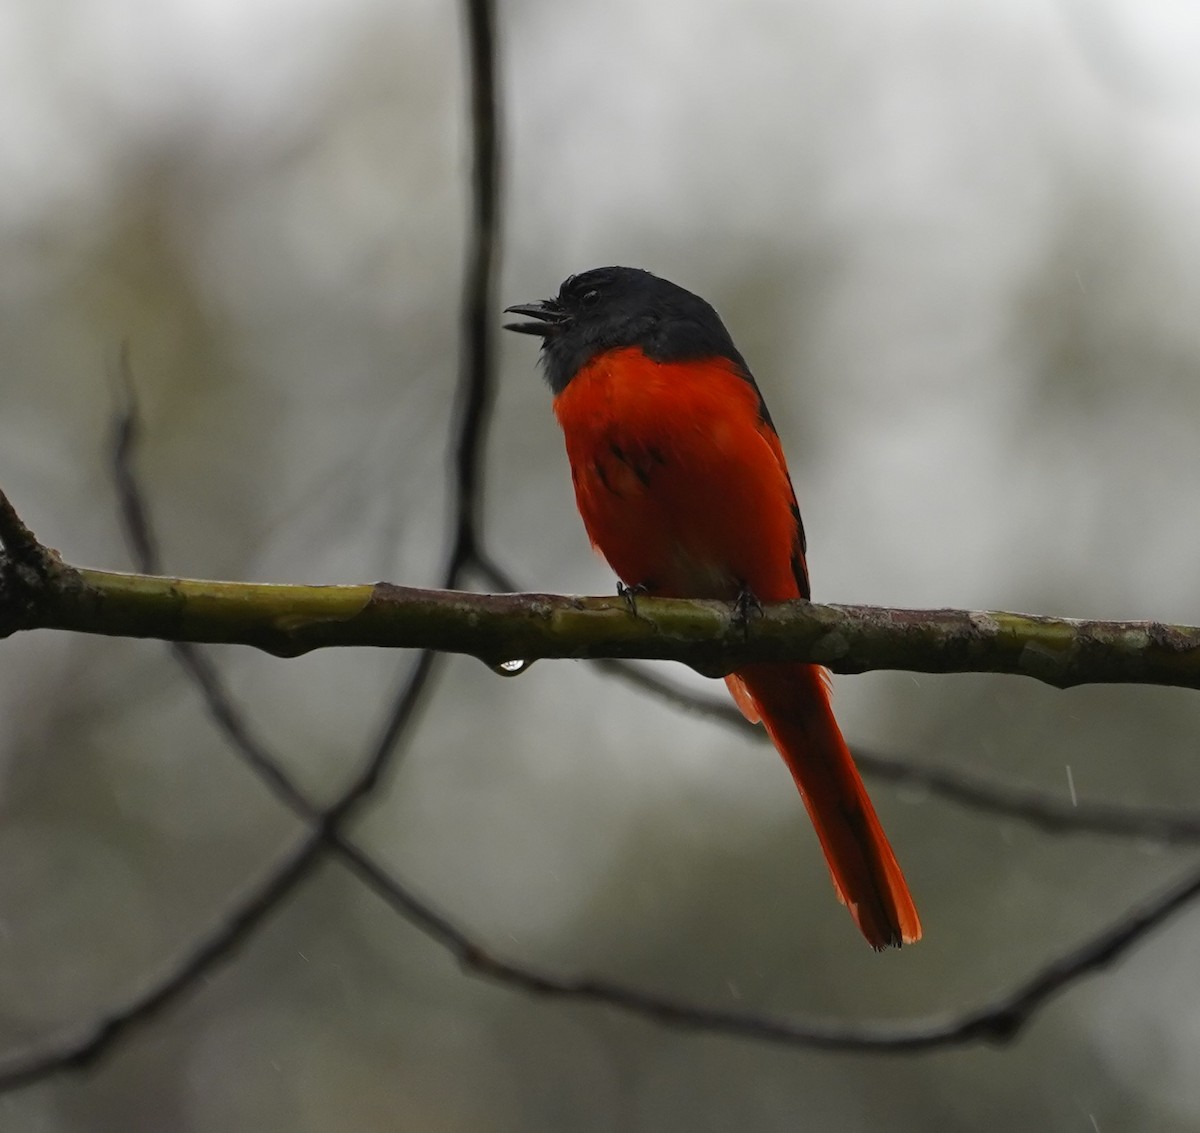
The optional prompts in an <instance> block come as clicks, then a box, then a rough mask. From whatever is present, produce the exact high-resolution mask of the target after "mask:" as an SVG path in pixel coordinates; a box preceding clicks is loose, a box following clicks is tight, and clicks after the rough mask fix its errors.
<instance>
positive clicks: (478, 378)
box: [0, 0, 499, 1090]
mask: <svg viewBox="0 0 1200 1133" xmlns="http://www.w3.org/2000/svg"><path fill="white" fill-rule="evenodd" d="M465 12H466V19H467V28H468V37H467V38H468V43H469V45H470V57H471V69H470V78H471V94H472V97H471V106H472V117H473V136H474V139H475V173H474V186H475V192H474V198H473V224H472V236H471V250H470V255H469V260H468V267H467V277H466V282H465V285H464V322H463V341H464V362H463V366H462V372H461V376H460V381H459V388H458V394H457V398H456V402H457V406H458V414H457V424H456V427H455V430H454V437H455V442H454V443H455V453H456V458H455V473H456V480H455V483H456V493H455V503H454V507H455V525H454V526H455V532H454V538H453V541H452V543H451V546H450V548H449V549H448V554H447V565H446V570H445V576H444V577H445V582H444V585H445V586H447V587H451V586H454V585H455V584H456V582H457V580H458V578H459V576H460V575H461V573H462V571H463V570H464V569H465V567H466V566H467V564H468V562H469V560H470V556H471V554H472V552H473V549H474V547H475V546H476V545H477V543H478V538H477V531H478V522H479V517H480V513H481V504H480V492H481V469H482V452H483V444H484V440H485V437H486V426H487V419H488V414H489V411H490V406H491V400H492V386H493V380H492V371H491V365H492V363H491V349H490V320H491V308H492V306H493V304H492V303H491V295H492V289H493V283H492V276H493V271H494V264H495V260H496V244H497V216H498V204H497V196H498V184H499V172H498V170H499V165H498V146H497V124H496V95H495V86H496V79H495V57H494V12H493V7H492V4H491V2H490V0H465ZM121 361H122V374H123V376H124V377H125V378H126V397H125V400H124V405H123V406H122V411H121V412H120V413H119V414H118V418H119V419H118V428H117V432H116V436H115V438H114V441H115V443H114V449H113V465H114V475H115V479H116V482H117V486H118V495H119V497H120V500H121V510H122V517H123V521H124V527H125V530H126V534H127V537H128V538H129V541H130V544H131V548H132V550H133V553H134V555H135V558H136V559H137V560H138V561H139V562H140V563H141V564H142V569H143V570H145V571H157V570H158V569H159V554H158V549H157V543H156V540H155V539H154V535H153V530H152V527H151V525H150V523H149V519H148V516H147V514H146V509H145V506H144V503H143V500H142V496H141V492H140V490H139V487H138V483H137V480H136V476H135V474H134V472H133V466H132V453H133V446H134V444H135V442H136V439H137V427H138V422H137V416H136V411H135V407H134V405H133V401H132V384H131V383H129V381H128V376H129V363H128V352H127V349H123V351H122V360H121ZM0 539H2V540H3V546H4V549H5V552H6V553H7V554H9V556H10V557H11V556H12V555H13V554H21V555H24V554H27V553H29V552H30V551H31V549H32V550H33V551H36V552H38V553H42V552H44V548H42V547H41V545H40V544H38V542H37V540H36V539H35V538H34V537H33V535H32V533H31V532H29V531H28V529H27V528H25V526H24V524H23V523H21V521H20V519H19V517H17V515H16V512H15V511H14V510H13V509H12V508H11V506H10V505H9V503H8V500H7V499H6V498H5V497H4V496H3V495H2V494H0ZM173 652H174V654H175V656H176V657H177V659H178V660H179V661H180V663H181V664H182V665H183V666H184V668H185V670H186V671H187V672H188V674H189V675H190V676H191V678H192V680H193V681H194V682H195V683H196V685H197V687H198V688H199V689H200V691H201V694H202V696H203V698H204V702H205V704H206V706H207V707H208V710H209V712H210V714H211V715H212V717H213V719H214V721H215V722H216V723H217V725H218V727H220V728H221V730H222V731H223V732H224V734H225V735H226V737H227V738H228V739H229V741H230V742H231V743H232V744H233V746H234V747H235V749H236V750H237V751H238V752H239V753H240V754H241V756H242V758H243V759H244V760H245V761H246V762H247V763H248V764H249V765H250V766H251V767H252V768H253V769H254V770H255V771H256V773H257V774H258V775H259V776H260V777H261V778H262V779H263V780H264V782H265V783H266V784H267V785H268V786H269V787H270V789H271V790H272V792H273V793H274V794H275V795H276V796H277V797H278V798H279V799H280V800H281V801H282V802H283V803H284V804H285V805H287V806H288V807H289V809H291V810H292V811H293V812H294V813H296V814H297V815H298V816H299V817H301V818H303V819H304V820H305V821H306V822H308V823H309V824H310V828H309V831H308V833H307V834H306V835H305V837H304V838H303V839H301V840H300V841H299V842H298V843H297V844H296V845H295V846H294V847H292V849H291V850H290V851H288V853H287V854H286V855H285V856H284V857H283V858H282V859H281V860H280V861H279V862H278V863H276V865H275V866H273V867H272V868H271V869H270V870H269V871H268V873H267V874H266V877H265V880H264V881H263V882H262V883H261V884H260V885H258V886H257V887H255V889H254V890H253V891H252V892H251V893H250V894H249V895H248V896H244V897H243V898H242V899H241V900H240V901H239V902H238V903H237V904H236V906H235V907H234V908H233V909H231V910H227V911H226V913H225V914H224V915H223V916H222V917H221V919H220V921H219V923H218V924H217V926H216V927H215V928H213V929H212V930H210V932H209V933H207V934H206V935H205V936H204V937H202V938H201V939H200V940H198V941H197V942H196V943H195V944H194V945H193V946H192V947H191V948H190V949H189V950H188V952H187V953H186V954H185V955H184V956H183V957H182V958H180V959H179V960H177V961H176V962H175V963H174V964H173V965H172V966H171V968H170V969H169V970H168V972H167V973H166V974H165V975H164V976H163V977H162V978H161V979H159V980H158V981H156V982H154V983H153V984H152V985H151V986H150V987H149V988H148V989H147V990H146V991H144V992H143V993H142V994H141V995H139V996H138V997H137V998H135V999H134V1000H133V1001H132V1002H130V1003H129V1004H127V1005H126V1006H125V1007H123V1008H120V1009H118V1010H116V1011H113V1012H112V1013H110V1014H109V1015H107V1016H106V1017H104V1018H103V1019H101V1020H99V1021H97V1022H96V1023H94V1024H93V1025H92V1026H90V1027H88V1028H86V1029H85V1030H84V1031H83V1032H82V1033H80V1034H78V1035H76V1036H73V1037H71V1038H68V1039H66V1040H63V1041H61V1042H58V1043H56V1044H54V1045H53V1046H52V1047H50V1048H48V1049H46V1050H43V1051H39V1052H34V1053H32V1054H27V1055H22V1056H19V1057H17V1058H14V1059H10V1060H8V1061H7V1062H6V1063H0V1090H5V1089H14V1088H18V1087H20V1086H24V1085H28V1084H30V1083H32V1082H35V1081H38V1080H40V1079H42V1078H45V1077H46V1076H48V1075H50V1074H53V1073H55V1072H57V1071H59V1070H63V1069H69V1068H75V1067H80V1066H83V1065H87V1064H89V1063H91V1062H92V1061H94V1060H95V1059H96V1058H98V1057H99V1056H100V1055H101V1054H103V1053H104V1052H105V1051H106V1050H108V1049H109V1048H110V1047H111V1045H112V1044H113V1043H114V1042H115V1041H116V1040H117V1039H118V1038H119V1037H120V1036H121V1035H123V1034H124V1033H125V1032H126V1031H127V1030H129V1029H130V1028H131V1027H133V1026H135V1025H137V1024H139V1023H142V1022H145V1021H146V1020H148V1019H150V1018H152V1017H153V1016H155V1015H156V1014H158V1013H159V1012H160V1011H162V1010H163V1009H165V1008H166V1007H167V1006H168V1005H170V1004H171V1003H172V1002H174V1001H175V1000H176V999H177V998H178V997H179V996H181V995H182V994H184V993H185V992H186V991H187V990H188V989H189V988H191V987H193V986H195V984H196V982H197V981H198V980H199V979H200V978H201V976H202V975H203V974H204V973H206V972H207V971H209V970H210V969H211V968H212V967H214V966H215V965H216V964H218V963H219V962H221V961H222V960H224V959H226V958H227V957H228V956H229V955H231V954H232V953H233V952H234V951H235V950H236V948H237V947H238V946H239V945H240V944H241V943H243V942H244V941H245V940H246V939H247V938H248V937H249V936H250V935H251V934H252V933H253V931H254V930H255V929H256V928H257V927H258V926H259V925H260V924H262V923H263V922H264V921H265V920H266V919H267V918H268V917H269V916H270V915H271V913H272V912H274V910H276V909H277V908H278V907H279V905H280V904H281V902H282V901H283V900H284V899H285V898H286V897H287V896H288V894H290V893H291V892H292V891H293V890H294V889H295V888H296V887H297V886H298V885H299V883H300V882H302V881H303V880H304V879H305V878H306V877H308V876H309V875H310V874H311V872H312V870H313V868H314V866H315V864H316V862H317V861H318V860H319V858H320V856H321V855H322V853H323V851H325V850H326V849H329V848H333V849H335V850H336V851H338V852H339V853H340V854H341V855H343V856H344V857H345V858H346V860H347V861H348V862H349V863H350V864H351V866H352V867H353V868H354V869H355V870H356V872H358V873H359V875H360V876H362V877H364V879H366V880H367V881H368V882H370V883H371V884H372V886H373V887H374V888H376V889H377V891H380V892H382V893H383V895H384V896H385V897H387V898H388V899H389V900H391V901H392V902H393V904H395V905H396V906H397V907H398V908H399V909H400V911H402V912H404V911H406V909H408V907H409V906H412V909H415V910H417V911H420V912H423V914H424V919H425V920H426V921H427V922H428V924H429V925H430V926H432V927H436V925H437V923H438V919H437V914H436V913H434V912H433V911H432V910H427V909H425V910H423V909H422V908H421V906H420V905H419V903H415V902H412V901H410V900H409V899H408V895H407V893H406V891H405V890H404V889H403V888H402V887H401V886H399V885H398V884H394V883H391V881H390V879H386V875H384V874H383V871H382V870H380V869H379V868H378V867H377V866H375V865H374V863H373V862H371V861H370V860H369V859H367V858H366V857H365V856H364V855H363V854H362V853H361V852H360V851H359V850H358V849H357V847H355V846H353V845H352V844H351V843H349V842H348V841H347V840H346V839H345V838H344V837H343V835H342V833H341V831H340V829H339V824H340V823H342V822H345V821H346V820H347V819H348V818H349V816H350V815H351V814H352V812H353V811H354V810H355V809H356V808H357V807H358V806H360V805H361V804H362V803H363V802H365V800H366V799H368V798H369V797H370V794H371V792H372V791H373V790H374V788H375V787H376V786H377V784H378V782H379V779H380V776H381V775H382V773H383V770H384V768H385V767H386V766H387V764H388V762H389V760H391V759H393V758H394V757H395V754H396V752H397V751H398V748H399V745H400V743H401V742H402V740H403V739H404V738H405V737H406V736H407V735H409V734H411V731H412V728H413V725H414V722H415V720H416V718H417V715H418V713H419V711H420V708H421V706H422V704H423V703H424V700H425V693H426V691H427V690H428V689H429V687H430V685H431V678H432V676H433V672H434V666H435V661H436V658H435V655H434V654H433V653H432V652H430V651H425V652H422V653H421V654H420V655H419V657H418V658H417V661H416V663H415V664H414V666H413V668H412V669H411V670H410V673H409V676H408V678H407V679H406V681H405V683H404V686H403V688H402V689H401V691H400V693H399V695H398V696H397V697H396V699H395V701H394V703H393V706H392V708H391V709H390V711H389V712H388V714H387V717H386V719H385V721H384V723H383V726H382V727H381V729H380V733H379V736H378V738H377V739H376V741H375V742H374V744H373V745H372V750H371V752H370V755H369V757H368V759H367V760H366V761H365V763H364V766H363V769H362V771H361V772H360V774H359V775H358V776H357V777H356V779H355V781H354V782H353V783H352V784H351V786H350V787H349V788H348V789H347V790H346V791H345V792H344V793H343V794H342V796H341V797H340V798H339V800H338V801H337V802H336V803H335V804H334V805H333V806H332V807H331V808H329V809H328V810H327V811H324V812H321V811H318V810H316V809H314V807H313V806H312V804H311V803H310V802H309V801H308V799H307V798H305V796H304V795H303V793H302V792H301V791H300V790H299V789H298V788H297V787H296V786H295V785H294V784H293V783H292V782H291V780H290V779H289V778H288V776H287V775H286V773H285V772H284V771H283V769H282V767H281V765H280V763H279V761H278V760H276V759H275V758H274V757H273V756H272V755H271V754H270V753H269V752H268V751H267V750H266V748H265V747H264V746H263V745H262V744H261V743H260V742H259V741H257V740H256V739H255V737H254V736H253V735H252V733H251V732H250V730H249V728H248V726H247V725H246V723H245V721H244V720H243V718H242V714H241V713H240V712H239V711H238V710H237V708H236V707H235V705H234V704H233V701H232V699H231V698H230V696H229V695H228V693H227V691H226V690H225V689H224V687H223V684H222V682H221V681H220V678H219V675H218V673H217V671H216V669H215V668H214V667H213V666H212V664H211V663H210V662H209V661H208V659H207V658H206V657H205V656H204V655H203V654H201V653H200V651H199V650H198V649H196V648H195V647H194V646H191V645H188V644H186V643H176V644H175V645H174V646H173ZM384 880H387V881H388V882H389V884H387V885H384V886H382V888H381V884H380V883H381V882H383V881H384ZM412 909H410V910H409V915H412ZM414 919H415V918H414Z"/></svg>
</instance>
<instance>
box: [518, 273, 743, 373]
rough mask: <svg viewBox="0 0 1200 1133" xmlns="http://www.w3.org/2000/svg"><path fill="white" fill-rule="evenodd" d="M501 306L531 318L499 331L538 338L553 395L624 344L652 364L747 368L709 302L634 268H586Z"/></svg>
mask: <svg viewBox="0 0 1200 1133" xmlns="http://www.w3.org/2000/svg"><path fill="white" fill-rule="evenodd" d="M505 310H506V313H511V314H514V315H526V316H528V317H529V318H530V319H533V320H535V321H533V322H522V323H507V324H506V329H508V330H514V331H517V332H518V333H520V334H536V335H539V336H540V337H541V339H542V366H543V369H544V371H545V374H546V380H547V381H548V382H549V383H550V388H551V389H552V390H553V391H554V393H555V395H557V394H560V393H562V391H563V390H564V389H566V387H567V385H568V384H569V383H570V381H571V379H572V378H573V377H574V376H575V375H576V374H577V373H578V372H579V370H580V369H581V368H582V367H583V366H586V365H587V364H588V363H589V362H590V361H592V359H593V358H595V357H596V356H597V355H600V354H603V353H605V352H606V351H609V350H620V349H623V348H626V347H638V348H640V349H641V350H642V351H643V352H644V353H645V354H646V356H647V357H649V358H651V359H653V360H654V361H655V362H685V361H688V360H689V359H695V358H711V357H722V358H728V359H730V360H731V361H733V362H735V363H736V364H737V365H738V366H739V367H740V368H741V369H742V370H743V371H746V363H745V361H744V360H743V358H742V356H741V355H740V354H739V353H738V351H737V347H735V346H734V345H733V340H732V339H731V338H730V337H729V332H728V331H727V330H726V329H725V324H724V323H722V322H721V319H720V317H719V316H718V315H717V312H716V311H714V310H713V309H712V307H711V306H710V305H709V304H708V303H706V302H705V301H704V300H703V299H701V298H700V296H699V295H693V294H692V292H690V291H687V290H685V289H684V288H682V287H680V286H678V285H677V284H674V283H671V282H670V281H669V280H665V279H660V278H659V277H658V276H657V275H652V274H651V273H650V272H648V271H642V270H641V269H640V268H623V267H607V268H593V269H592V270H591V271H585V272H582V273H580V274H579V275H572V276H569V277H568V278H567V279H566V280H565V281H564V282H563V285H562V286H561V287H560V288H559V289H558V295H557V296H556V297H555V298H553V299H543V300H541V301H540V302H536V303H518V304H517V305H516V306H513V307H507V308H505ZM746 372H747V373H748V371H746Z"/></svg>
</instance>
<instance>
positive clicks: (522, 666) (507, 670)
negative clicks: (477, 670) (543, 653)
mask: <svg viewBox="0 0 1200 1133" xmlns="http://www.w3.org/2000/svg"><path fill="white" fill-rule="evenodd" d="M532 664H533V662H532V661H524V660H517V661H498V662H497V663H496V664H494V665H488V668H489V669H491V670H492V672H493V673H498V674H499V675H500V676H502V677H519V676H520V675H521V674H522V673H523V672H525V670H526V669H528V668H529V667H530V665H532Z"/></svg>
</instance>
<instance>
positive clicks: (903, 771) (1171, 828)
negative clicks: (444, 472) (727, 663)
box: [473, 551, 1200, 843]
mask: <svg viewBox="0 0 1200 1133" xmlns="http://www.w3.org/2000/svg"><path fill="white" fill-rule="evenodd" d="M473 565H474V567H475V569H476V570H477V571H478V572H479V574H480V577H481V578H483V579H484V581H485V582H486V583H487V585H489V586H493V587H495V588H496V589H497V590H500V591H505V592H510V593H517V592H520V591H521V589H522V587H521V586H520V585H519V584H518V583H517V581H516V579H515V578H514V577H513V576H512V575H511V574H509V573H508V571H506V570H505V569H504V568H503V567H501V566H500V565H499V564H498V563H497V562H496V561H495V560H494V559H493V558H492V557H491V555H489V554H488V553H486V551H482V552H481V553H480V554H478V555H477V556H476V557H475V560H474V564H473ZM591 664H592V666H593V667H594V668H596V669H597V670H599V671H600V672H601V673H604V674H605V675H606V676H609V677H612V678H614V679H616V680H619V681H622V682H624V683H625V684H628V685H631V686H632V687H634V688H636V689H637V690H638V691H639V692H643V693H645V694H646V695H648V696H652V697H654V698H655V699H657V700H659V701H661V702H663V703H664V704H669V705H671V706H672V707H673V708H678V709H680V710H681V711H684V712H688V713H692V714H695V715H699V716H704V717H706V718H707V719H710V720H714V721H716V722H718V723H720V724H723V725H724V726H725V727H728V728H732V729H733V730H734V731H736V732H738V733H739V734H740V735H743V736H748V737H751V738H753V739H754V740H756V741H759V742H761V743H763V744H767V743H769V742H770V741H769V738H768V737H767V734H766V733H765V732H764V731H763V729H762V728H759V727H757V726H756V725H754V724H751V723H750V722H749V721H748V720H747V719H746V718H745V716H743V715H742V714H741V712H739V711H738V709H737V708H736V706H735V705H734V704H733V703H732V702H731V701H730V700H729V699H728V697H725V698H722V699H718V698H717V697H714V696H707V695H704V694H702V693H695V692H691V691H689V690H687V689H683V688H680V687H679V685H677V684H674V683H673V682H671V681H669V680H666V679H665V678H663V677H660V676H659V675H658V674H657V673H651V672H648V671H647V670H646V669H644V668H642V667H640V666H638V665H635V664H632V663H630V662H628V661H617V660H612V659H608V658H606V659H602V660H594V661H592V662H591ZM854 758H855V760H856V761H857V763H858V765H859V767H860V769H861V770H862V771H864V772H865V773H866V774H868V775H871V776H874V777H875V778H877V779H882V780H884V781H885V782H888V783H894V784H897V785H900V786H906V787H915V788H917V789H919V790H922V791H927V792H928V793H929V794H931V795H934V796H936V797H937V798H940V799H944V800H946V801H947V802H952V803H955V804H956V805H958V806H963V807H967V808H969V809H971V810H976V811H980V812H982V813H985V814H998V815H1003V816H1005V817H1006V818H1014V819H1017V820H1018V821H1021V822H1024V823H1027V824H1029V825H1030V826H1034V827H1036V828H1038V829H1041V830H1045V831H1047V832H1050V833H1054V834H1104V835H1110V836H1114V837H1121V838H1142V839H1151V840H1154V841H1157V842H1162V843H1191V842H1200V814H1197V813H1195V812H1194V811H1186V810H1171V809H1166V808H1162V807H1145V806H1138V807H1134V806H1120V805H1116V804H1112V803H1096V802H1092V803H1083V804H1079V805H1076V804H1075V803H1073V802H1072V801H1071V800H1069V799H1066V798H1060V797H1058V796H1056V795H1051V794H1049V793H1048V792H1046V791H1039V790H1036V789H1034V788H1032V787H1019V786H1015V785H1013V784H1009V783H1003V782H999V781H997V780H995V779H992V778H984V777H983V776H981V775H972V774H969V773H968V772H965V771H961V770H958V769H951V768H940V767H932V766H930V765H928V764H920V763H914V762H912V761H911V760H906V759H900V758H898V757H897V756H891V755H884V754H881V753H879V752H876V751H871V750H868V749H865V748H863V747H861V746H859V745H857V744H856V745H854Z"/></svg>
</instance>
